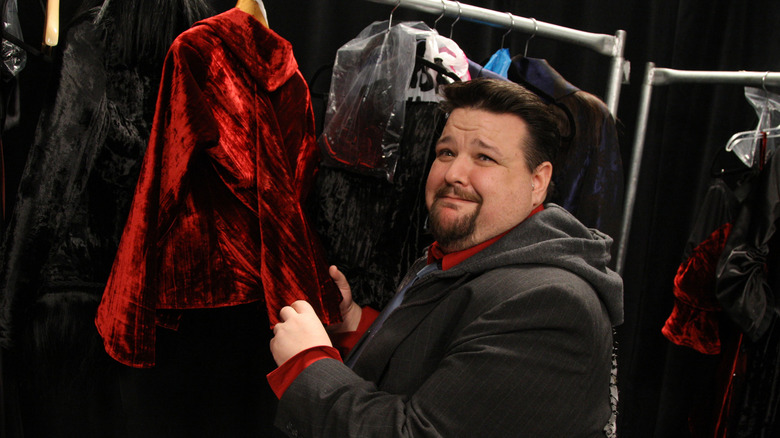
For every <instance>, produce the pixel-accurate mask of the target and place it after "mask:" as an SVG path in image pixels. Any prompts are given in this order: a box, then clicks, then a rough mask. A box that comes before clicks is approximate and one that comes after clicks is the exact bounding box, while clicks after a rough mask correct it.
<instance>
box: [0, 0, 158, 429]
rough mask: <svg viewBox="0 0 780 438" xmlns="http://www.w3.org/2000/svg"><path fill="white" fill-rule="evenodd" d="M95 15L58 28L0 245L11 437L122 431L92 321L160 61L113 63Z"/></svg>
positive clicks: (128, 196) (1, 333) (0, 329)
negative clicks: (50, 76)
mask: <svg viewBox="0 0 780 438" xmlns="http://www.w3.org/2000/svg"><path fill="white" fill-rule="evenodd" d="M93 3H97V4H98V5H99V2H93ZM93 6H94V5H93ZM93 20H94V16H93V15H92V14H85V15H79V16H77V17H75V18H73V19H72V20H71V21H69V22H68V27H67V31H64V32H63V33H62V34H61V42H60V45H59V46H58V49H59V50H58V51H57V52H55V59H56V62H55V65H54V66H53V70H56V72H57V75H56V80H55V81H53V82H51V83H50V84H49V86H48V87H47V89H46V93H45V96H46V99H45V104H44V106H43V111H42V112H41V114H40V118H39V123H38V125H37V128H36V130H35V136H34V142H33V143H32V144H31V145H30V153H29V156H28V160H27V165H26V166H25V168H24V172H23V174H22V179H21V184H20V187H19V192H18V195H17V197H16V199H17V201H16V204H15V208H14V210H13V213H12V215H11V219H10V221H9V223H8V227H7V229H6V234H5V239H4V242H3V258H2V276H1V278H2V288H0V293H2V305H1V306H0V310H1V313H0V343H2V346H3V348H4V351H3V353H4V354H3V365H4V367H3V368H4V370H3V371H4V375H3V382H2V386H3V387H4V389H5V390H7V394H6V396H7V397H8V399H7V400H8V403H7V405H6V407H7V410H6V417H5V420H6V421H5V424H3V425H2V426H5V430H6V432H7V433H8V436H9V437H16V436H25V437H66V436H67V437H69V436H80V437H106V436H121V427H122V419H121V415H119V414H118V411H119V409H120V407H119V396H118V393H117V392H118V390H117V388H116V385H115V381H114V380H113V375H112V374H111V372H112V370H113V366H114V365H115V364H116V362H114V361H112V360H111V359H110V358H109V357H108V356H107V355H106V354H105V352H104V350H103V346H102V342H101V340H100V338H99V337H98V335H97V332H96V331H95V326H94V323H93V320H94V317H95V311H96V310H97V306H98V303H99V302H100V296H101V294H102V292H103V288H104V287H105V281H106V279H107V278H108V275H109V272H110V269H111V261H112V260H113V258H114V254H115V253H116V249H117V246H118V245H119V240H120V236H121V233H122V226H123V224H124V221H125V219H126V217H127V213H128V211H129V208H130V203H131V200H132V193H133V188H134V186H135V183H136V180H137V177H138V173H139V171H140V167H141V157H142V155H143V153H144V150H145V148H146V142H147V140H148V136H149V132H150V130H151V123H150V122H151V120H152V117H153V115H154V104H155V96H156V94H157V86H158V84H159V74H160V73H159V72H160V68H161V67H162V60H161V59H160V60H159V65H158V66H157V69H155V71H151V70H142V69H139V68H130V67H128V66H127V65H118V64H116V63H114V62H112V61H111V60H113V59H115V55H116V53H115V52H114V51H113V50H114V47H113V46H110V45H109V46H108V47H106V46H105V45H104V43H103V38H104V32H105V29H103V28H101V27H100V26H96V25H95V24H94V22H93ZM150 63H151V60H150ZM6 349H7V350H6ZM0 423H2V421H0ZM0 435H2V433H0Z"/></svg>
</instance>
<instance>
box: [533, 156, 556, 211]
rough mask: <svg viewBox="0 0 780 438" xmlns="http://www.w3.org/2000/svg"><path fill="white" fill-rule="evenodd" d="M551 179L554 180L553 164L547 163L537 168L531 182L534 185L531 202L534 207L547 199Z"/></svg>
mask: <svg viewBox="0 0 780 438" xmlns="http://www.w3.org/2000/svg"><path fill="white" fill-rule="evenodd" d="M550 178H552V163H550V162H549V161H545V162H544V163H542V164H540V165H538V166H536V169H534V173H533V175H532V176H531V182H532V183H533V186H532V187H533V189H532V193H531V201H532V202H533V206H534V207H536V206H537V205H539V204H541V203H543V202H544V199H545V198H546V197H547V187H548V186H549V185H550Z"/></svg>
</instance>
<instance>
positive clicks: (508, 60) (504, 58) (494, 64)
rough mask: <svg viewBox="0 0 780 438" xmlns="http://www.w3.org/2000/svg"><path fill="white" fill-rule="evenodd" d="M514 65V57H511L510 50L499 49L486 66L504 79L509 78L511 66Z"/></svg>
mask: <svg viewBox="0 0 780 438" xmlns="http://www.w3.org/2000/svg"><path fill="white" fill-rule="evenodd" d="M510 65H512V57H511V56H510V55H509V49H498V51H497V52H496V53H494V54H493V56H491V57H490V60H489V61H488V63H487V64H485V68H486V69H488V70H490V71H492V72H494V73H496V74H498V75H499V76H502V77H507V72H508V71H509V66H510Z"/></svg>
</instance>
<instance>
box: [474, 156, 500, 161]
mask: <svg viewBox="0 0 780 438" xmlns="http://www.w3.org/2000/svg"><path fill="white" fill-rule="evenodd" d="M477 158H478V159H479V160H480V161H492V162H495V161H496V160H494V159H492V158H490V157H489V156H487V155H484V154H479V156H478V157H477Z"/></svg>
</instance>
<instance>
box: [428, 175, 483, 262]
mask: <svg viewBox="0 0 780 438" xmlns="http://www.w3.org/2000/svg"><path fill="white" fill-rule="evenodd" d="M444 196H455V197H458V198H461V199H465V200H468V201H473V202H476V203H477V208H476V209H474V211H473V212H471V213H469V214H465V215H463V216H461V217H458V218H457V219H455V220H454V221H449V222H445V221H444V220H443V218H442V216H441V214H442V208H443V207H441V204H440V203H441V202H446V200H444V201H442V199H441V198H442V197H444ZM481 207H482V198H481V197H480V196H479V195H477V194H472V193H467V192H464V191H462V190H460V189H459V188H457V187H453V186H445V187H442V188H441V189H439V190H437V191H436V196H435V198H434V201H433V204H432V205H431V211H430V218H429V224H428V225H429V227H430V230H431V234H432V235H433V237H434V239H436V241H437V242H439V245H441V247H442V248H450V249H452V248H458V249H460V247H463V248H467V247H468V246H470V242H469V239H470V238H471V236H472V234H473V233H474V230H475V229H476V227H477V216H479V210H480V208H481Z"/></svg>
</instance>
